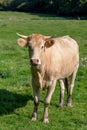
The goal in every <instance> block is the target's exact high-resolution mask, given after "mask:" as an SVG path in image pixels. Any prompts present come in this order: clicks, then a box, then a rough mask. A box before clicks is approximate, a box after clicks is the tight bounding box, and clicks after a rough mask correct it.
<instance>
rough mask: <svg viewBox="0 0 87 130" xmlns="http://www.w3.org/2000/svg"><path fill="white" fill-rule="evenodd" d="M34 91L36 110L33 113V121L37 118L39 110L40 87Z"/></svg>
mask: <svg viewBox="0 0 87 130" xmlns="http://www.w3.org/2000/svg"><path fill="white" fill-rule="evenodd" d="M33 93H34V111H33V114H32V121H36V120H37V112H38V105H39V100H40V97H39V89H35V88H33Z"/></svg>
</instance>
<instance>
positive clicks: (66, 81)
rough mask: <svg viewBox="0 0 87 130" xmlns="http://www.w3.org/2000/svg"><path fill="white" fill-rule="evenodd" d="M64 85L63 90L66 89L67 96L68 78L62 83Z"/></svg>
mask: <svg viewBox="0 0 87 130" xmlns="http://www.w3.org/2000/svg"><path fill="white" fill-rule="evenodd" d="M64 83H65V88H66V91H67V94H68V91H69V90H68V89H69V88H68V87H69V84H68V78H65V81H64Z"/></svg>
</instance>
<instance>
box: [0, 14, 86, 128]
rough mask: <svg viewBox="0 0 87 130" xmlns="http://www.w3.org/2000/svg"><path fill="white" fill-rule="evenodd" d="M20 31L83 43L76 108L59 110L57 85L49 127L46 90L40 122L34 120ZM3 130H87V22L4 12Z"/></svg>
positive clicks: (0, 66) (0, 67)
mask: <svg viewBox="0 0 87 130" xmlns="http://www.w3.org/2000/svg"><path fill="white" fill-rule="evenodd" d="M16 32H19V33H21V34H25V35H28V34H32V33H42V34H45V35H52V36H55V37H56V36H63V35H70V36H71V37H72V38H74V39H76V40H77V42H78V44H79V47H80V68H79V71H78V74H77V78H76V82H75V88H74V91H73V107H72V108H67V107H66V106H65V107H64V108H58V107H57V104H58V102H59V86H58V84H57V86H56V90H55V92H54V94H53V97H52V100H51V105H50V107H49V119H50V123H49V124H43V123H42V113H43V99H44V96H45V91H42V92H41V102H40V105H39V112H38V113H39V115H38V121H36V122H32V121H31V115H32V109H33V96H32V88H31V73H30V67H29V59H28V52H27V49H26V48H21V47H19V46H18V45H17V38H18V37H17V35H16ZM65 95H66V94H65ZM65 100H66V96H65ZM0 130H87V20H75V19H70V18H58V17H54V16H48V15H41V14H28V13H17V12H0Z"/></svg>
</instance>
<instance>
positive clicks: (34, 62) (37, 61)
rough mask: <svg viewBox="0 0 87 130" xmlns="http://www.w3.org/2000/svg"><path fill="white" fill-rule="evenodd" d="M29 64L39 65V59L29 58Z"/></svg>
mask: <svg viewBox="0 0 87 130" xmlns="http://www.w3.org/2000/svg"><path fill="white" fill-rule="evenodd" d="M30 64H31V65H40V64H41V62H40V60H39V59H30Z"/></svg>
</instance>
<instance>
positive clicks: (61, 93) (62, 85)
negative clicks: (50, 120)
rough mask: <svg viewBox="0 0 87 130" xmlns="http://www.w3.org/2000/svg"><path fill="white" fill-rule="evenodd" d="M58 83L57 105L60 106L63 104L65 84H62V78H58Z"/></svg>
mask: <svg viewBox="0 0 87 130" xmlns="http://www.w3.org/2000/svg"><path fill="white" fill-rule="evenodd" d="M59 84H60V102H59V107H62V106H63V105H64V90H65V86H64V80H62V79H61V80H59Z"/></svg>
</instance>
